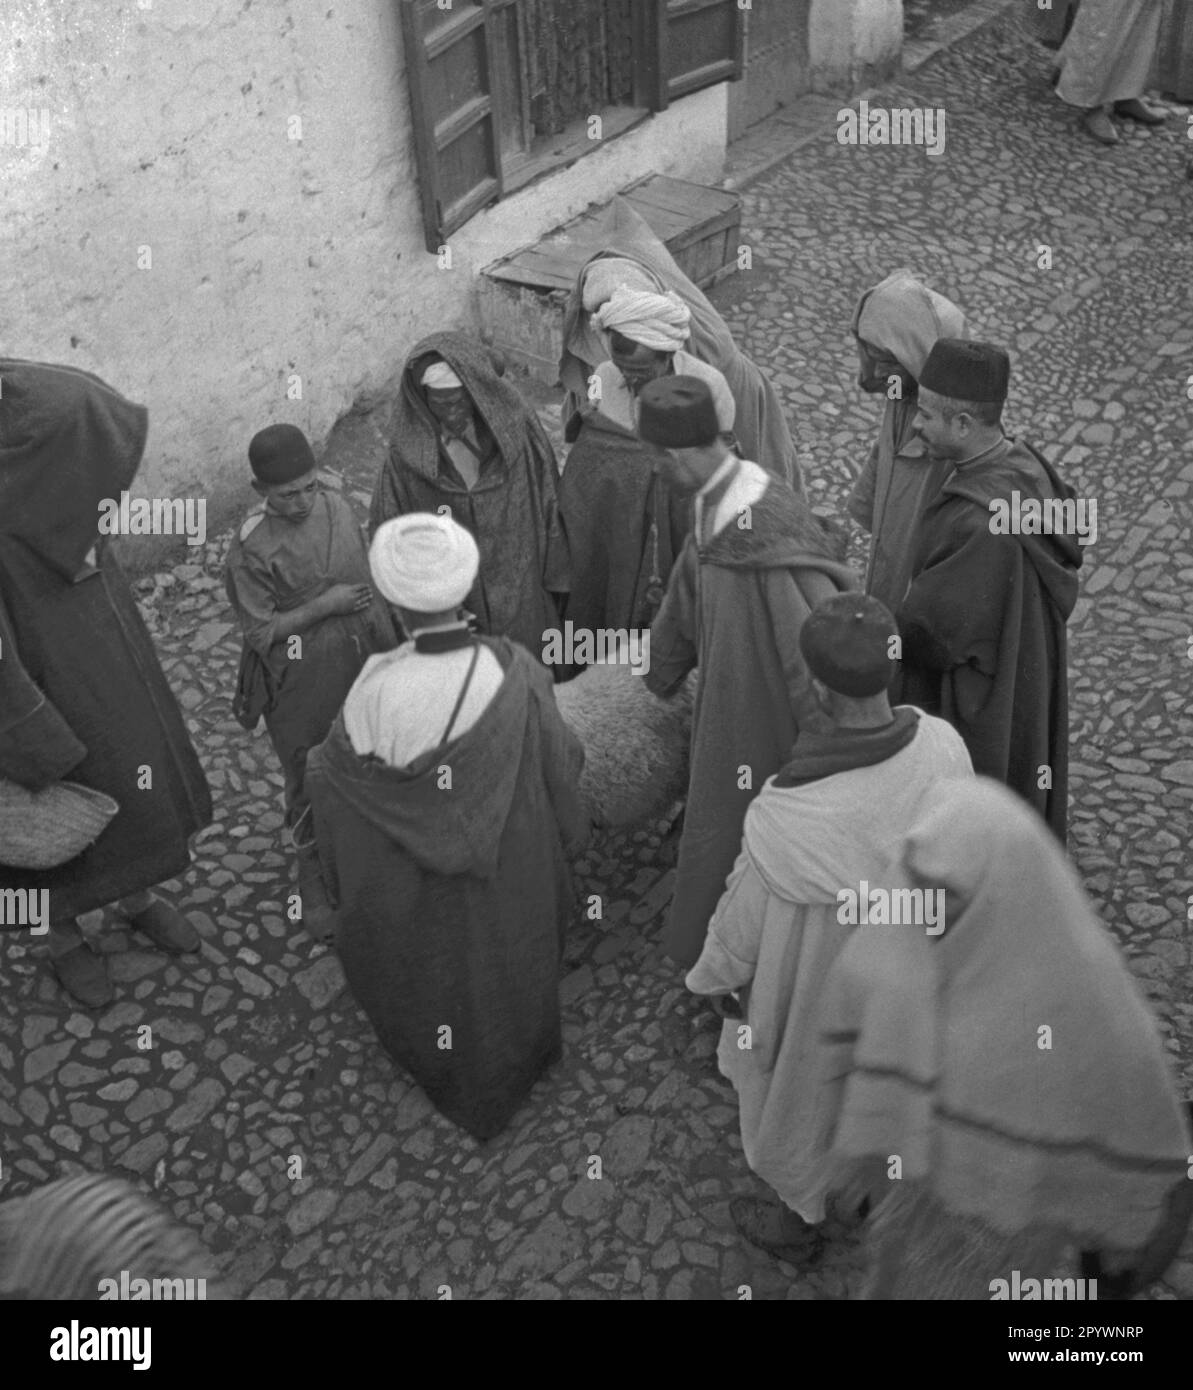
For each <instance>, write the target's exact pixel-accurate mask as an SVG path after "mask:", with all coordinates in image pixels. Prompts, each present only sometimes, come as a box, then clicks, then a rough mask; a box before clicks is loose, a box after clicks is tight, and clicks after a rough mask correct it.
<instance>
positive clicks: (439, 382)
mask: <svg viewBox="0 0 1193 1390" xmlns="http://www.w3.org/2000/svg"><path fill="white" fill-rule="evenodd" d="M420 380H421V382H422V384H423V385H424V386H429V387H430V388H431V390H432V391H450V390H452V388H453V387H456V386H463V385H464V383H463V382H462V381H461V380H460V378H459V377H458V376H457V375H456V374H455V372H453V371H452V369H451V368H450V367H449V366H448V365H447V363H446V362H432V363H431V365H430V366H429V367H428V368H427V370H426V371H425V372H423V374H422V377H421V378H420Z"/></svg>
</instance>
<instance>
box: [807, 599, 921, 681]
mask: <svg viewBox="0 0 1193 1390" xmlns="http://www.w3.org/2000/svg"><path fill="white" fill-rule="evenodd" d="M898 631H899V629H898V628H897V627H896V626H895V620H894V618H893V617H892V616H891V611H890V609H889V608H887V606H886V605H885V604H882V603H879V601H878V600H877V599H876V598H870V597H868V596H867V595H866V594H836V595H835V596H834V597H833V598H829V599H825V600H824V602H823V603H820V604H817V606H816V607H815V608H814V609H813V610H812V612H811V613H810V614H809V615H808V618H807V619H806V621H805V622H804V625H803V627H802V628H800V634H799V649H800V651H801V652H802V653H803V656H804V660H805V661H806V662H807V663H808V669H809V670H810V671H811V672H812V674H813V675H814V676H815V677H816V678H817V680H820V681H823V682H824V684H825V685H827V686H828V688H829V689H830V690H835V691H837V692H839V693H840V694H842V695H849V696H852V697H853V698H854V699H859V700H860V699H864V698H866V697H867V696H869V695H879V694H881V693H882V691H884V690H886V689H887V687H888V686H889V685H890V683H891V680H892V679H893V677H894V674H895V662H894V660H893V659H892V658H891V654H890V653H891V638H892V637H894V636H896V634H897V633H898Z"/></svg>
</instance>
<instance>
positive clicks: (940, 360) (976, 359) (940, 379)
mask: <svg viewBox="0 0 1193 1390" xmlns="http://www.w3.org/2000/svg"><path fill="white" fill-rule="evenodd" d="M1010 380H1011V359H1010V358H1009V357H1008V356H1007V354H1006V352H1005V351H1004V350H1003V349H1002V348H1000V347H997V346H995V344H994V343H971V342H966V341H965V340H964V339H962V338H941V339H940V340H939V341H938V342H937V343H936V344H935V346H934V347H933V349H932V351H931V352H930V353H929V354H928V360H927V362H925V363H924V370H923V371H922V372H921V373H920V386H921V388H922V389H923V390H925V391H934V392H935V393H936V394H937V395H938V396H947V397H949V399H950V400H954V401H983V402H994V401H998V402H1002V401H1005V400H1006V398H1007V386H1008V384H1009V383H1010Z"/></svg>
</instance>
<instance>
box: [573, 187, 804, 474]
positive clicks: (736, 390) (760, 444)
mask: <svg viewBox="0 0 1193 1390" xmlns="http://www.w3.org/2000/svg"><path fill="white" fill-rule="evenodd" d="M594 243H595V244H594V254H593V255H592V257H591V258H590V260H589V261H588V263H587V264H586V265H585V266H584V268H583V269H582V270H581V271H580V274H579V276H578V277H577V279H576V284H575V286H574V287H573V289H572V292H571V295H570V296H569V299H568V304H567V309H566V311H565V317H564V324H563V354H562V356H561V357H560V360H559V379H560V381H561V382H562V383H563V385H564V387H565V388H566V390H567V391H568V393H569V395H568V399H567V401H565V403H564V407H563V418H564V419H565V420H567V419H570V418H571V416H572V414H573V413H574V412H575V411H576V410H578V409H580V408H581V407H582V405H583V404H584V403H585V402H586V401H587V399H588V378H589V377H590V376H591V375H592V371H593V368H594V367H596V366H597V365H598V363H601V362H604V361H605V359H606V358H607V357H608V356H609V350H608V347H607V346H606V344H605V342H604V341H603V339H602V338H601V336H600V334H599V333H598V332H597V329H596V325H595V324H594V323H593V321H592V303H593V296H590V295H588V294H587V287H588V283H589V281H590V279H592V277H593V276H594V275H603V271H602V262H605V261H609V260H616V261H618V262H619V265H618V268H617V270H616V272H615V274H614V275H612V276H610V277H609V278H608V281H607V288H608V290H609V292H610V293H612V292H613V290H614V289H615V288H616V285H617V284H620V283H630V284H631V285H632V287H633V288H634V289H650V290H654V291H656V292H657V293H660V294H663V293H666V292H667V291H669V290H670V291H673V292H674V293H676V294H678V295H679V297H680V298H681V299H682V300H683V301H684V303H685V304H686V305H687V306H688V308H689V309H690V310H691V313H692V319H691V323H690V325H689V332H690V341H689V343H688V351H689V352H691V354H692V355H693V356H694V357H699V358H700V359H701V360H702V361H704V362H707V363H708V364H709V365H710V366H713V367H716V368H717V369H718V370H719V371H720V372H721V374H722V375H723V376H724V377H725V380H726V381H727V382H728V383H729V389H730V391H732V392H733V399H734V401H735V402H736V404H737V414H736V419H735V421H734V426H733V428H734V433H735V434H736V435H737V439H738V442H739V444H740V446H741V450H740V452H741V454H742V457H743V458H749V459H754V460H756V461H757V462H758V463H759V464H760V465H761V466H762V467H763V468H765V469H766V470H767V471H768V472H770V473H774V474H775V475H776V476H777V477H780V478H782V479H783V480H784V481H786V482H788V483H790V484H791V485H792V487H793V488H794V489H795V490H796V491H797V492H799V491H800V490H801V487H802V484H801V481H800V474H799V465H798V464H797V463H796V458H795V445H794V444H793V443H792V439H791V433H790V431H789V430H788V428H787V419H786V416H785V415H784V413H783V406H782V403H781V402H780V400H779V397H778V394H777V392H776V391H775V389H774V387H773V386H772V385H771V384H770V382H769V381H768V380H767V378H766V377H765V376H764V375H763V374H762V372H761V371H760V370H759V369H758V367H757V366H756V365H755V364H754V363H753V362H752V361H751V360H750V358H748V357H747V356H746V355H745V353H743V352H741V351H740V350H739V348H738V346H737V344H736V343H735V342H734V340H733V334H732V333H730V331H729V328H728V326H727V325H726V323H725V320H724V319H723V318H722V317H721V316H720V314H718V313H717V311H716V309H714V308H713V306H712V304H711V303H710V302H709V300H708V299H707V298H706V297H705V295H704V294H702V293H701V291H700V290H699V289H697V288H696V286H695V285H694V284H693V283H692V282H691V280H689V279H688V277H687V276H686V275H685V274H684V273H683V271H682V270H680V268H679V266H678V265H676V263H675V261H674V259H673V258H672V256H671V253H670V252H669V251H668V250H667V248H666V247H665V246H664V245H663V243H662V242H661V241H660V240H659V238H658V237H657V236H655V234H654V233H653V232H652V231H651V230H650V227H649V226H648V225H647V224H646V222H645V221H644V220H643V218H642V217H640V216H639V214H638V213H637V212H635V210H634V209H633V208H632V207H631V206H630V204H629V203H627V202H626V201H625V200H624V199H623V198H614V199H612V201H611V202H610V204H609V207H608V209H607V210H606V212H605V215H604V219H603V221H602V223H601V225H600V227H599V228H598V229H597V231H596V233H595V235H594ZM629 265H633V266H636V267H637V269H638V272H639V278H638V279H637V281H636V282H635V281H633V280H628V281H627V275H626V267H627V266H629Z"/></svg>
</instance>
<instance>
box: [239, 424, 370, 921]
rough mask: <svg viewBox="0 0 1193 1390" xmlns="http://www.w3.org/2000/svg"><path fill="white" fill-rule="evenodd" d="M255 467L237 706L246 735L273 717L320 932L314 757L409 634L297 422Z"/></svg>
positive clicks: (303, 882)
mask: <svg viewBox="0 0 1193 1390" xmlns="http://www.w3.org/2000/svg"><path fill="white" fill-rule="evenodd" d="M249 464H250V466H251V468H252V470H253V490H254V492H256V493H258V494H259V495H260V496H261V497H262V498H263V499H264V500H263V501H262V503H261V505H260V506H259V507H256V508H254V509H253V511H251V512H250V513H249V515H248V517H247V519H246V520H245V522H244V524H243V525H242V526H241V528H240V530H239V532H238V533H237V535H236V537H235V539H234V540H233V542H232V545H231V548H230V549H229V551H228V565H227V570H226V573H225V583H226V585H227V591H228V599H229V601H230V602H231V604H232V607H233V608H234V609H235V610H236V614H237V617H238V618H239V619H240V625H241V628H242V630H243V632H244V649H243V653H242V656H241V662H240V676H239V681H238V686H237V693H236V700H235V703H234V708H235V712H236V716H237V718H238V719H239V720H240V722H241V724H242V725H244V727H245V728H246V729H255V728H256V727H257V721H258V719H259V718H260V717H261V715H264V716H265V727H266V729H268V731H269V737H270V741H271V742H272V743H273V747H274V751H275V752H276V753H277V756H278V762H279V763H280V764H281V766H282V773H283V775H284V777H285V779H286V789H285V796H286V822H287V824H288V825H289V827H290V830H291V833H292V835H293V837H294V842H295V846H296V849H297V853H298V883H299V894H300V900H301V904H302V920H303V922H304V923H305V925H306V927H307V930H308V931H309V932H311V933H313V934H314V935H315V936H316V937H319V936H323V935H326V934H327V933H328V932H329V931H330V926H331V922H330V912H329V910H328V905H327V895H326V892H325V891H324V887H323V881H322V878H321V876H320V874H319V863H318V855H317V853H316V851H315V847H314V837H313V835H312V833H311V829H310V826H309V824H308V823H307V822H309V820H310V817H309V816H305V813H306V811H307V807H308V804H309V803H308V802H307V799H306V796H305V794H304V792H303V773H304V771H305V768H306V756H307V750H308V749H310V748H313V747H314V746H315V745H316V744H317V743H322V742H323V740H324V739H325V738H326V737H327V731H328V729H330V728H331V721H332V720H333V719H334V718H335V716H336V715H337V714H338V713H339V709H340V706H341V705H342V704H343V703H344V696H345V695H347V693H348V691H349V690H350V689H351V688H352V682H353V681H354V680H355V679H356V676H357V673H358V672H359V670H360V668H361V667H362V666H363V665H364V663H365V659H366V657H369V656H371V655H372V654H373V653H374V652H379V651H386V650H388V648H390V647H392V646H393V645H394V643H395V642H396V641H397V634H396V633H395V631H394V627H393V622H392V621H391V619H390V616H389V610H388V608H387V607H386V605H385V603H384V602H383V601H382V599H381V597H380V595H379V594H377V593H376V592H375V591H374V589H373V584H372V579H371V577H370V575H369V557H368V551H367V550H366V548H365V540H364V534H363V529H362V527H361V525H360V523H359V522H358V521H357V520H356V517H355V516H354V515H353V513H352V508H351V507H350V506H349V505H348V503H347V502H346V501H345V500H344V499H343V498H342V497H340V496H338V495H337V494H336V493H334V492H331V491H330V490H328V489H327V488H324V487H323V485H322V484H321V483H320V481H319V468H318V465H317V464H316V462H315V455H314V453H313V452H312V450H311V446H310V444H309V442H308V441H307V437H306V435H304V434H303V432H302V431H301V430H300V429H298V428H296V427H295V426H294V425H270V426H268V427H267V428H266V429H263V430H260V431H259V432H258V433H257V434H255V435H254V436H253V438H252V441H251V442H250V444H249ZM304 816H305V820H304Z"/></svg>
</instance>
